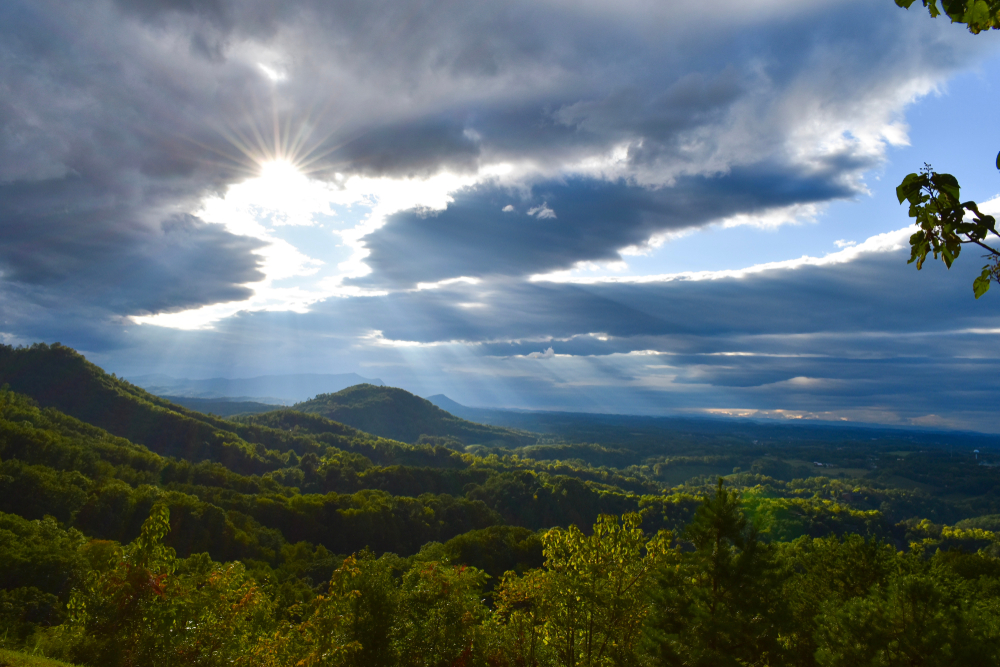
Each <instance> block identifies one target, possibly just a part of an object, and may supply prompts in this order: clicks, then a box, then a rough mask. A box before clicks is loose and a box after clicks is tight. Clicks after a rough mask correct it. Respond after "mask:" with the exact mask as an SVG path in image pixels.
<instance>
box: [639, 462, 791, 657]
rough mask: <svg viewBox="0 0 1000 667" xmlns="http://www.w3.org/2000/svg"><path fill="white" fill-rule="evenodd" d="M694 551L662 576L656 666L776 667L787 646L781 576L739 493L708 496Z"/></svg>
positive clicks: (650, 629) (698, 516)
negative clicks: (782, 633)
mask: <svg viewBox="0 0 1000 667" xmlns="http://www.w3.org/2000/svg"><path fill="white" fill-rule="evenodd" d="M684 538H685V540H687V541H688V542H690V543H691V544H692V546H693V547H694V549H693V550H692V551H687V552H685V553H684V554H683V555H682V559H681V562H680V564H679V566H678V567H672V568H664V569H663V570H662V571H661V575H660V582H659V584H660V585H659V590H658V591H657V592H656V594H655V600H654V605H653V609H654V610H653V613H652V615H651V618H650V622H649V624H648V626H647V639H648V644H649V648H650V650H651V653H652V654H653V656H654V658H655V661H656V664H659V665H664V666H668V665H670V666H673V665H676V666H678V667H679V666H681V665H686V666H687V665H690V666H697V667H726V666H728V665H731V666H732V667H736V666H737V665H756V664H770V663H771V662H774V661H776V659H778V658H779V656H780V654H781V653H782V652H783V647H782V645H781V642H780V640H779V630H780V629H781V627H782V625H783V623H784V621H785V613H786V605H785V601H784V599H783V596H782V586H781V581H782V579H783V577H782V573H781V572H780V571H779V563H778V561H777V559H776V554H775V550H774V548H773V547H772V545H770V544H767V543H765V542H763V541H761V540H760V537H759V531H758V529H757V527H756V526H755V525H754V524H753V523H752V522H751V521H750V519H749V518H748V517H747V516H746V514H745V513H744V511H743V508H742V502H741V498H740V494H739V493H738V492H737V491H735V490H728V489H726V488H725V487H724V486H723V481H722V478H719V484H718V486H717V487H716V490H715V494H714V495H712V496H710V497H707V498H705V500H704V502H703V503H702V505H701V507H699V508H698V511H697V512H696V513H695V517H694V520H693V521H692V522H691V523H690V524H689V525H688V527H687V529H686V530H685V531H684Z"/></svg>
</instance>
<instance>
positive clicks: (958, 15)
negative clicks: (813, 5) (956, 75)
mask: <svg viewBox="0 0 1000 667" xmlns="http://www.w3.org/2000/svg"><path fill="white" fill-rule="evenodd" d="M895 2H896V4H897V5H898V6H900V7H903V8H904V9H909V8H910V6H911V5H913V4H914V3H915V2H916V0H895ZM921 2H923V5H924V7H926V8H927V10H928V12H930V15H931V16H932V17H937V16H940V15H941V14H942V13H943V14H945V15H947V16H948V17H949V18H950V19H951V22H952V23H961V24H964V25H965V26H966V27H967V28H968V29H969V32H971V33H973V34H979V33H980V32H982V31H984V30H1000V0H941V8H940V9H938V0H921ZM996 166H997V169H1000V153H998V154H997V162H996ZM959 192H960V186H959V184H958V179H956V178H955V177H954V176H952V175H951V174H939V173H937V172H935V171H934V170H933V169H932V168H931V166H930V165H928V164H925V165H924V168H923V169H922V170H921V171H920V173H914V174H907V175H906V177H905V178H904V179H903V182H902V183H900V184H899V187H897V188H896V196H897V197H898V198H899V203H900V204H902V203H903V202H904V201H908V202H909V203H910V217H911V218H916V223H917V225H918V226H919V227H920V230H919V231H917V232H915V233H914V234H913V235H912V236H910V260H909V263H911V264H912V263H913V262H916V263H917V270H918V271H919V270H920V269H921V268H923V264H924V260H926V259H927V255H928V253H933V255H934V259H938V257H940V258H941V260H942V261H944V263H945V265H946V266H947V267H948V268H949V269H950V268H951V264H952V262H954V261H955V260H956V259H957V258H958V255H959V253H960V252H961V250H962V246H963V245H967V244H974V245H977V246H979V247H980V248H981V249H983V250H985V251H986V255H985V257H987V258H989V261H988V262H987V264H986V265H985V266H984V267H983V270H982V272H981V273H980V274H979V276H978V277H977V278H976V279H975V280H974V281H973V283H972V291H973V293H974V294H975V296H976V298H977V299H978V298H979V297H981V296H982V295H983V294H985V293H986V291H987V290H989V288H990V282H991V281H996V282H998V283H1000V250H997V249H996V248H994V247H993V246H990V245H989V244H988V241H989V239H990V238H992V237H996V238H998V239H1000V233H998V232H997V229H996V219H994V218H993V216H991V215H984V214H982V213H980V211H979V206H978V205H977V204H976V202H974V201H967V202H962V200H961V198H960V196H959ZM967 213H971V214H973V215H974V216H975V217H974V218H973V219H972V220H966V219H965V218H966V214H967Z"/></svg>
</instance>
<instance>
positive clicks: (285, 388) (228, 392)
mask: <svg viewBox="0 0 1000 667" xmlns="http://www.w3.org/2000/svg"><path fill="white" fill-rule="evenodd" d="M130 382H132V384H134V385H137V386H139V387H142V388H143V389H145V390H146V391H148V392H150V393H153V394H156V395H158V396H181V397H189V398H226V399H227V400H230V401H237V402H240V401H256V402H259V403H270V404H278V405H289V404H291V403H294V402H296V401H304V400H306V399H308V398H311V397H313V396H315V395H317V394H323V393H330V392H334V391H340V390H341V389H345V388H347V387H350V386H353V385H356V384H374V385H381V384H383V383H382V380H379V379H378V378H366V377H362V376H360V375H358V374H357V373H340V374H336V375H329V374H327V375H322V374H317V373H299V374H294V375H261V376H258V377H252V378H233V379H231V378H211V379H208V380H191V379H188V378H175V377H170V376H169V375H140V376H136V377H133V378H130Z"/></svg>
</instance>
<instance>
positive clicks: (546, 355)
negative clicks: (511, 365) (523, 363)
mask: <svg viewBox="0 0 1000 667" xmlns="http://www.w3.org/2000/svg"><path fill="white" fill-rule="evenodd" d="M525 356H527V357H528V358H529V359H551V358H552V357H554V356H556V352H555V350H553V349H552V348H551V347H550V348H548V349H546V350H545V351H544V352H532V353H530V354H527V355H525Z"/></svg>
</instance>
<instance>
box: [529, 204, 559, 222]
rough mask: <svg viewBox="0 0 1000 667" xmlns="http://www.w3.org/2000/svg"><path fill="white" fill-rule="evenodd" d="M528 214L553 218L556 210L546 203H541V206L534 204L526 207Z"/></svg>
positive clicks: (541, 217) (540, 217)
mask: <svg viewBox="0 0 1000 667" xmlns="http://www.w3.org/2000/svg"><path fill="white" fill-rule="evenodd" d="M528 215H534V216H537V217H538V219H540V220H541V219H543V218H555V217H556V212H555V211H553V210H552V209H551V208H549V205H548V203H547V202H546V203H543V204H542V205H541V206H535V207H533V208H529V209H528Z"/></svg>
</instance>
